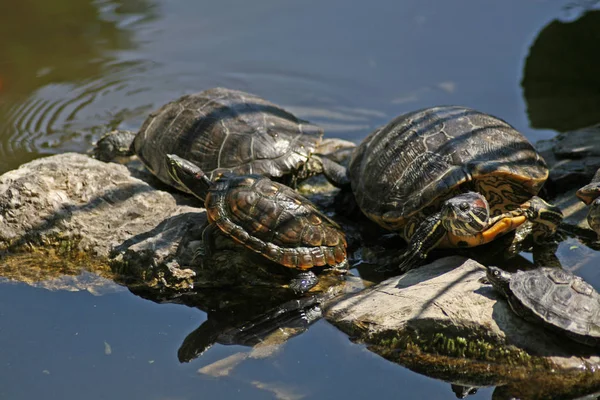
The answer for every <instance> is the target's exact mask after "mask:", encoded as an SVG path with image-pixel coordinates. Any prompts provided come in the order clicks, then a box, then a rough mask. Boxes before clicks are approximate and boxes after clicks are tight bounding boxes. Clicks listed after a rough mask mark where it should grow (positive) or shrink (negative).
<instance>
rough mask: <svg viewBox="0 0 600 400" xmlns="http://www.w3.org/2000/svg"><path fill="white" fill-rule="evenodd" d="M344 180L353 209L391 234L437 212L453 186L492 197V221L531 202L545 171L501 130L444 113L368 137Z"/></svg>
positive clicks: (464, 114)
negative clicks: (353, 201)
mask: <svg viewBox="0 0 600 400" xmlns="http://www.w3.org/2000/svg"><path fill="white" fill-rule="evenodd" d="M349 174H350V178H351V179H350V180H351V183H352V191H353V193H354V194H355V196H356V200H357V202H358V205H359V206H360V208H361V209H362V210H363V211H364V212H365V213H366V214H367V215H369V216H370V217H371V218H372V219H374V220H375V221H377V222H378V223H380V224H381V225H382V226H384V227H387V228H388V229H392V230H398V229H401V228H402V227H403V226H404V224H406V223H407V221H408V220H409V219H410V217H411V216H412V215H414V214H417V213H419V212H422V211H423V210H424V209H425V208H426V207H433V208H434V209H436V208H437V207H438V205H439V204H440V203H441V202H442V201H444V200H446V199H448V198H449V197H452V196H453V195H454V193H455V192H456V189H457V188H458V187H459V186H460V185H465V187H466V188H468V189H470V190H475V191H478V190H477V189H480V188H483V189H484V190H485V191H484V192H483V193H485V195H486V196H487V194H488V193H491V196H492V197H494V198H493V199H491V203H492V204H491V205H490V207H491V208H492V213H493V214H496V215H497V214H499V213H501V212H503V211H506V209H507V208H510V207H517V206H520V205H521V204H522V202H523V200H526V199H528V198H529V197H531V196H532V195H535V194H537V192H538V191H539V189H540V187H541V185H542V184H543V182H544V180H545V179H546V177H547V174H548V171H547V167H546V164H545V162H544V160H543V159H542V158H541V157H540V156H539V154H538V153H537V152H536V151H535V149H534V148H533V146H532V145H531V144H530V143H529V142H528V141H527V140H526V139H525V138H524V137H523V135H521V134H520V133H519V132H518V131H516V130H515V129H514V128H512V127H511V126H510V125H509V124H508V123H506V122H504V121H502V120H500V119H498V118H495V117H492V116H490V115H487V114H484V113H481V112H478V111H476V110H472V109H468V108H464V107H456V106H443V107H432V108H428V109H424V110H419V111H415V112H412V113H408V114H404V115H401V116H399V117H397V118H395V119H394V120H392V121H391V122H390V123H388V124H387V125H385V126H384V127H382V128H380V129H378V130H376V131H374V132H373V133H371V134H370V135H369V136H368V137H367V138H366V139H365V140H364V141H363V142H362V143H361V144H360V145H359V146H358V147H357V149H356V151H355V152H354V154H353V157H352V159H351V161H350V166H349ZM497 190H498V191H497ZM515 192H517V193H515ZM384 216H385V217H384Z"/></svg>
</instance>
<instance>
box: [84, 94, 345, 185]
mask: <svg viewBox="0 0 600 400" xmlns="http://www.w3.org/2000/svg"><path fill="white" fill-rule="evenodd" d="M322 138H323V130H322V129H321V128H320V127H318V126H316V125H313V124H310V123H308V122H306V121H303V120H300V119H298V118H296V117H295V116H294V115H293V114H291V113H289V112H287V111H285V110H284V109H282V108H280V107H278V106H276V105H275V104H273V103H270V102H268V101H266V100H263V99H261V98H260V97H258V96H255V95H252V94H250V93H244V92H241V91H237V90H231V89H225V88H213V89H208V90H205V91H203V92H199V93H195V94H190V95H186V96H183V97H181V98H179V99H177V100H175V101H172V102H170V103H167V104H165V105H164V106H162V107H161V108H159V109H158V110H156V111H154V112H153V113H151V114H150V116H149V117H148V118H147V119H146V121H145V122H144V123H143V125H142V127H141V128H140V130H139V132H138V133H137V134H136V133H133V132H130V131H118V130H117V131H113V132H110V133H108V134H106V135H104V136H103V137H102V138H101V139H100V140H99V141H98V143H97V144H96V147H95V148H94V150H93V152H94V157H95V158H97V159H99V160H102V161H113V160H115V159H118V158H120V157H127V156H132V155H137V156H138V157H139V158H140V160H141V161H142V162H143V163H144V165H146V167H147V168H148V169H149V170H150V171H151V172H152V173H153V174H154V175H156V177H158V178H159V179H160V180H161V181H163V182H164V183H166V184H168V185H171V186H174V187H176V188H177V189H179V190H183V191H186V188H185V187H181V186H180V185H178V183H177V182H175V181H173V180H172V179H171V176H170V175H169V173H168V168H167V165H166V164H165V156H166V155H167V154H177V155H179V156H180V157H183V158H184V159H187V160H190V161H191V162H193V163H194V164H196V165H198V166H199V167H200V168H201V169H202V170H203V171H205V172H206V174H207V175H208V176H209V177H210V178H211V179H212V178H215V177H217V176H218V175H221V174H223V173H226V172H233V173H236V174H240V175H245V174H259V175H265V176H268V177H270V178H284V179H287V181H288V182H289V183H290V184H292V185H295V182H296V181H297V180H301V179H305V178H307V177H310V176H312V175H315V174H319V173H324V174H325V176H326V177H327V179H329V180H331V181H332V182H336V181H337V180H339V179H341V178H340V176H341V175H340V174H343V173H344V169H343V168H341V167H340V166H339V165H338V164H336V163H335V162H334V161H332V160H330V159H329V158H327V157H319V156H317V155H316V153H319V152H321V153H323V152H327V151H330V150H331V149H332V148H335V147H336V146H332V143H331V141H334V142H335V144H337V145H338V147H340V146H341V147H348V146H353V144H352V143H351V142H347V141H343V140H338V139H328V140H325V141H323V140H322Z"/></svg>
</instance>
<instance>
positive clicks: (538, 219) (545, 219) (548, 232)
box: [523, 196, 563, 244]
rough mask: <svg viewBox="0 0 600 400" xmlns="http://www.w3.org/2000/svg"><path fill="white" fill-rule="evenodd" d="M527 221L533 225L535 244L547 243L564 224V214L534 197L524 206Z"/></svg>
mask: <svg viewBox="0 0 600 400" xmlns="http://www.w3.org/2000/svg"><path fill="white" fill-rule="evenodd" d="M523 208H524V209H525V215H526V216H527V219H528V220H529V221H531V222H532V223H533V241H534V243H538V244H541V243H546V242H548V239H550V238H551V237H552V236H553V235H554V234H555V233H556V229H557V227H558V225H559V224H560V223H561V222H562V219H563V213H562V211H561V210H560V208H558V207H556V206H553V205H552V204H549V203H547V202H545V201H544V200H542V199H541V198H540V197H537V196H533V197H532V198H531V200H529V201H528V202H527V203H525V204H524V205H523Z"/></svg>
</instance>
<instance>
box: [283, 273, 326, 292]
mask: <svg viewBox="0 0 600 400" xmlns="http://www.w3.org/2000/svg"><path fill="white" fill-rule="evenodd" d="M317 283H319V278H318V277H317V275H315V273H314V272H312V271H295V276H294V277H293V278H292V279H291V280H290V289H292V290H293V291H294V292H296V293H306V292H308V291H309V290H310V289H312V288H313V287H315V285H316V284H317Z"/></svg>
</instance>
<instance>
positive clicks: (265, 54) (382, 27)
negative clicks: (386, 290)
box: [0, 0, 600, 400]
mask: <svg viewBox="0 0 600 400" xmlns="http://www.w3.org/2000/svg"><path fill="white" fill-rule="evenodd" d="M596 3H597V2H596V1H587V2H581V3H580V4H575V3H573V2H569V1H554V2H550V1H544V0H538V1H534V0H520V1H517V0H510V1H503V2H478V1H468V0H456V1H453V2H447V1H441V0H437V1H434V0H428V1H423V0H405V1H402V2H399V1H395V0H372V1H369V2H362V3H359V2H348V1H345V0H326V1H317V0H305V1H303V2H291V1H287V2H284V1H280V0H255V1H252V2H248V1H244V0H221V1H219V2H208V1H198V0H178V1H174V0H162V1H152V0H120V1H116V0H115V1H108V0H99V1H89V0H53V1H52V2H48V1H43V0H30V1H27V2H21V3H18V2H8V1H6V2H4V3H3V4H0V121H2V122H3V123H2V125H1V126H0V172H4V171H7V170H9V169H12V168H15V167H17V166H18V165H20V164H21V163H23V162H26V161H28V160H31V159H34V158H37V157H40V156H44V155H48V154H54V153H60V152H65V151H79V152H85V151H87V150H89V148H90V147H91V145H92V142H93V141H95V140H96V139H97V138H98V137H100V135H101V134H102V133H103V132H105V131H107V130H109V129H111V128H115V127H120V128H126V129H133V130H135V129H137V128H138V127H139V125H140V124H141V122H142V121H143V120H144V118H145V116H146V115H147V113H148V112H149V111H151V110H153V109H155V108H156V107H158V106H159V105H161V104H163V103H165V102H166V101H169V100H172V99H174V98H176V97H178V96H180V95H182V94H185V93H190V92H194V91H199V90H203V89H206V88H210V87H214V86H225V87H231V88H235V89H240V90H245V91H249V92H252V93H255V94H257V95H259V96H261V97H264V98H266V99H268V100H270V101H273V102H275V103H277V104H280V105H282V106H284V107H285V108H288V109H289V110H291V111H293V112H294V113H296V114H297V115H299V116H300V117H302V118H305V119H309V120H311V121H313V122H316V123H319V124H321V125H322V126H324V127H325V128H326V131H327V134H328V135H330V136H339V137H342V138H345V139H349V140H355V141H359V140H360V139H361V138H363V137H364V136H365V135H366V134H367V133H369V132H370V131H371V130H373V129H374V128H375V127H377V126H379V125H381V124H384V123H386V122H387V121H389V120H390V119H392V118H393V117H394V116H396V115H398V114H400V113H402V112H405V111H409V110H414V109H417V108H421V107H426V106H430V105H434V104H460V105H465V106H471V107H474V108H477V109H479V110H481V111H485V112H489V113H491V114H494V115H497V116H499V117H501V118H503V119H505V120H507V121H509V122H510V123H511V124H513V125H514V126H515V127H516V128H517V129H519V130H520V131H522V132H523V133H524V134H525V135H526V136H527V137H528V138H529V139H530V140H531V141H537V140H539V139H543V138H549V137H552V136H553V135H554V134H555V133H556V131H560V130H565V129H572V128H577V127H580V126H584V125H589V124H591V123H594V122H599V121H600V116H599V115H598V110H600V107H594V106H597V105H600V104H599V101H598V95H597V94H598V87H599V86H600V85H599V84H598V78H597V76H594V74H593V71H589V74H588V75H584V74H574V73H573V72H572V71H573V70H569V69H568V68H566V67H565V68H564V69H561V68H559V67H558V66H560V65H562V64H561V63H560V59H561V55H560V52H559V54H558V55H556V54H554V57H555V59H554V60H553V59H552V58H549V59H548V60H546V59H545V58H544V54H545V51H544V48H547V47H548V46H545V45H543V43H542V44H540V48H541V49H542V50H541V51H540V52H541V54H542V55H541V56H540V55H539V54H537V55H536V57H538V58H534V57H532V60H533V61H532V60H530V61H529V62H530V64H529V65H534V64H535V65H537V66H538V67H536V68H538V69H536V70H534V71H533V72H531V73H532V75H528V79H527V80H526V81H525V84H526V85H528V84H529V83H530V82H531V80H532V79H533V82H534V84H533V88H528V89H527V91H526V92H525V93H524V91H523V88H522V86H521V82H522V80H523V79H524V72H523V71H524V69H525V66H526V65H525V64H526V60H527V57H528V54H529V48H530V46H531V45H532V44H533V43H534V41H535V40H536V37H538V35H540V32H541V31H542V30H543V29H544V27H546V26H547V25H548V24H549V23H551V21H553V20H560V21H563V22H565V23H568V22H570V21H576V20H577V19H578V18H579V17H580V16H581V15H582V14H584V13H585V10H584V8H583V7H581V6H586V7H589V8H590V9H592V8H594V7H596V8H598V7H597V4H596ZM597 14H598V12H597V11H588V12H587V14H585V15H584V17H585V18H588V19H590V20H591V22H590V23H593V21H594V18H598V16H597ZM592 26H593V25H592ZM596 26H600V24H597V25H596ZM596 32H600V28H599V29H598V30H597V31H596ZM560 37H566V39H564V41H565V42H566V43H563V44H561V45H564V48H567V49H569V50H570V51H572V52H573V53H572V54H571V53H570V54H569V56H568V57H566V56H565V57H563V59H569V60H573V59H575V60H578V61H577V62H578V63H579V65H584V64H585V65H598V63H597V61H598V54H600V52H599V51H597V50H599V49H598V47H597V46H598V45H597V43H598V41H596V40H594V38H597V37H598V36H594V37H590V36H583V37H578V36H577V35H572V36H565V35H560ZM569 40H570V41H571V42H569ZM550 48H551V49H552V46H550ZM555 48H560V46H559V45H558V44H557V45H556V46H555ZM557 52H558V51H557ZM555 53H556V52H555ZM548 54H550V55H548V56H547V57H551V56H552V51H550V52H549V53H548ZM573 54H574V55H573ZM556 57H558V60H556ZM534 61H536V62H535V63H534ZM540 66H541V67H540ZM532 68H533V67H532ZM545 68H547V70H548V71H552V74H550V78H548V75H544V74H541V77H540V76H538V75H539V74H538V72H539V71H546V69H545ZM568 74H571V75H568ZM553 80H554V81H553ZM540 81H541V82H542V84H535V82H538V83H539V82H540ZM548 82H550V83H548ZM524 95H527V97H528V98H527V99H526V98H525V97H524ZM594 96H595V97H594ZM573 103H574V104H575V105H576V106H575V107H572V109H574V111H573V110H571V111H570V113H568V112H566V107H567V105H568V104H573ZM540 104H541V105H540ZM571 245H572V244H571ZM571 245H563V246H561V251H562V254H563V258H566V257H567V255H568V253H569V251H570V246H571ZM597 260H598V257H596V256H595V255H594V256H593V257H592V258H591V259H590V260H588V261H586V262H585V263H583V264H582V265H581V266H580V268H579V270H578V271H579V272H580V273H581V275H582V276H584V278H585V279H587V280H588V281H589V282H591V283H592V284H594V285H595V286H596V288H599V287H600V273H598V272H597V271H596V269H595V268H594V264H595V263H597ZM1 289H2V290H0V316H1V321H2V323H1V325H0V343H3V345H2V346H0V398H6V399H33V398H38V397H45V398H51V399H65V400H69V399H79V398H81V397H82V396H84V397H86V398H90V399H104V398H123V399H130V398H148V399H188V398H190V399H191V398H199V397H202V398H225V399H233V398H241V397H243V398H248V399H259V398H260V399H262V398H274V397H277V398H282V399H296V398H315V399H320V398H322V399H327V398H338V397H339V398H342V397H343V398H347V399H361V398H366V397H367V396H377V397H378V398H392V397H394V398H397V397H405V398H431V399H434V398H454V395H453V394H452V392H451V391H450V387H449V385H448V384H447V383H443V382H440V381H436V380H433V379H430V378H427V377H424V376H422V375H419V374H416V373H413V372H410V371H408V370H406V369H404V368H402V367H399V366H397V365H394V364H392V363H389V362H387V361H385V360H383V359H381V358H379V357H377V356H375V355H373V354H371V353H370V352H368V351H367V350H366V349H365V348H363V347H362V346H360V345H356V344H352V343H351V342H350V341H349V340H348V338H347V337H346V336H345V335H343V334H341V333H340V332H339V331H337V330H336V329H335V328H333V327H332V326H330V325H329V324H327V323H326V322H324V321H319V322H317V323H316V324H315V325H313V326H312V327H311V329H309V330H308V331H307V332H305V333H304V334H302V335H299V336H297V337H294V338H293V339H292V340H290V341H289V342H288V343H287V344H286V345H285V346H284V347H283V349H281V351H280V352H279V353H277V354H276V355H274V356H272V357H269V358H266V359H247V360H245V361H244V362H242V363H241V364H240V365H239V366H237V367H236V368H235V369H233V370H232V372H231V373H230V375H229V376H226V377H221V378H213V377H208V376H206V375H202V374H199V373H197V370H198V369H200V368H202V367H203V366H206V365H209V364H211V363H212V362H214V361H217V360H219V359H222V358H224V357H227V356H230V355H233V354H236V353H237V352H240V351H247V349H245V348H242V347H238V346H219V345H217V346H214V347H213V348H212V349H210V350H209V351H208V352H207V353H205V354H204V355H203V356H202V357H200V358H199V359H197V360H195V361H193V362H191V363H189V364H180V363H179V362H178V361H177V355H176V354H177V349H178V347H179V345H180V344H181V342H182V340H183V339H184V338H185V337H186V335H187V334H188V333H190V332H191V331H193V330H194V329H196V328H197V327H198V326H199V325H200V324H201V322H202V321H203V320H204V319H205V318H206V316H205V314H204V313H203V312H200V311H198V310H197V309H194V308H187V307H185V306H181V305H173V304H171V305H165V304H163V305H157V304H155V303H153V302H150V301H147V300H143V299H141V298H139V297H137V296H135V295H133V294H131V293H129V292H126V291H120V292H117V293H110V294H105V295H103V296H93V295H91V294H89V293H87V292H65V291H48V290H46V289H43V288H35V287H31V286H28V285H25V284H8V283H5V284H2V286H1ZM490 394H491V390H490V389H482V390H480V391H479V393H478V394H477V395H475V396H473V397H471V398H489V397H490Z"/></svg>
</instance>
